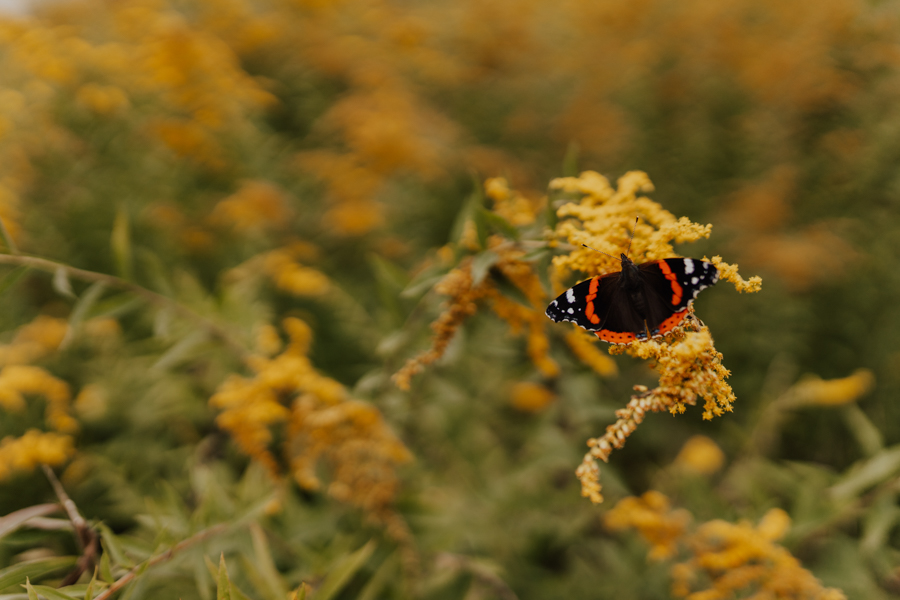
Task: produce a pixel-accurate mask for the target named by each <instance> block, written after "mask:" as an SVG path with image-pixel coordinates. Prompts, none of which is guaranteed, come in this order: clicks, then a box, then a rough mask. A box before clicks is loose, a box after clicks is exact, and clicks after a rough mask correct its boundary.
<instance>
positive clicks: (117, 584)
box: [94, 523, 228, 600]
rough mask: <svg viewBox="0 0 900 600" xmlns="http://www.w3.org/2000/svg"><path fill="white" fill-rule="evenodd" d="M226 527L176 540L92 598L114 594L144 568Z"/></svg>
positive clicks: (103, 598) (221, 524)
mask: <svg viewBox="0 0 900 600" xmlns="http://www.w3.org/2000/svg"><path fill="white" fill-rule="evenodd" d="M227 529H228V524H227V523H220V524H218V525H213V526H212V527H210V528H208V529H204V530H203V531H200V532H198V533H196V534H194V535H192V536H191V537H189V538H188V539H186V540H182V541H180V542H178V543H177V544H175V545H174V546H172V547H171V548H169V549H168V550H166V551H165V552H162V553H160V554H157V555H156V556H153V557H151V558H148V559H147V560H145V561H144V562H142V563H141V564H139V565H138V566H136V567H135V568H133V569H131V570H130V571H128V572H127V573H125V574H124V575H122V576H121V577H119V578H118V579H117V580H116V581H115V582H113V584H112V585H110V586H109V587H108V588H106V589H105V590H103V591H102V592H101V593H100V594H98V595H97V596H95V597H94V600H106V599H107V598H109V597H111V596H112V595H113V594H115V593H116V592H118V591H119V590H121V589H122V588H123V587H125V586H126V585H128V584H129V583H131V582H132V581H133V580H134V578H135V577H137V576H138V574H139V573H143V572H144V570H145V569H148V568H150V567H152V566H155V565H158V564H159V563H161V562H165V561H167V560H169V559H170V558H172V557H173V556H175V554H177V553H178V552H181V551H182V550H184V549H185V548H188V547H190V546H193V545H194V544H197V543H199V542H202V541H203V540H205V539H206V538H208V537H212V536H214V535H218V534H219V533H222V532H223V531H225V530H227Z"/></svg>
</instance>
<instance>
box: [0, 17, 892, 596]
mask: <svg viewBox="0 0 900 600" xmlns="http://www.w3.org/2000/svg"><path fill="white" fill-rule="evenodd" d="M4 7H5V13H4V14H3V15H2V16H0V219H2V221H3V224H4V226H5V228H6V230H7V232H6V234H5V236H4V237H5V239H6V242H5V246H6V250H5V252H7V253H8V255H9V256H8V258H9V260H8V261H6V262H2V263H0V269H2V271H0V276H2V277H3V279H2V281H0V293H2V297H0V301H2V307H3V309H2V310H0V331H3V332H5V333H4V334H3V338H2V339H3V341H4V345H3V346H2V347H0V363H2V365H3V371H0V414H2V417H0V436H3V441H2V442H0V444H2V445H0V476H2V481H0V514H9V513H12V512H13V511H16V510H19V509H23V508H27V507H29V506H33V505H36V504H39V503H42V502H52V501H54V498H55V496H54V493H53V490H52V488H51V487H50V484H49V483H48V481H47V478H46V477H45V475H44V474H43V472H41V470H40V469H35V468H34V467H35V465H36V464H38V463H41V462H45V463H50V464H51V465H53V466H54V468H55V471H56V472H57V474H58V475H59V477H60V480H61V482H62V484H63V487H64V488H65V489H66V491H67V492H68V494H69V495H70V496H71V498H72V499H73V500H74V502H75V504H76V505H77V506H78V508H79V510H80V511H81V513H82V514H83V515H84V516H85V518H87V519H88V520H89V521H91V522H102V523H103V524H104V526H105V527H106V529H103V530H102V532H103V535H102V536H101V537H102V538H103V546H102V548H103V555H104V556H107V557H110V558H108V559H107V560H112V563H111V566H110V565H107V569H108V570H109V573H108V575H109V577H108V579H109V580H115V579H117V578H119V577H121V576H122V575H123V574H125V573H127V572H128V571H129V569H131V568H132V567H133V566H134V565H135V564H138V563H139V562H140V561H141V560H145V559H146V558H147V557H149V556H151V555H153V554H154V552H156V551H159V550H160V549H164V548H165V547H168V546H166V544H168V545H172V544H174V543H178V542H179V541H184V540H187V539H194V538H192V537H191V536H194V535H195V534H197V532H200V531H203V530H204V529H205V528H208V527H211V526H215V525H216V524H225V525H227V526H228V528H227V531H226V532H225V533H221V535H216V536H210V537H208V538H206V537H204V538H203V539H202V540H199V541H197V542H196V544H195V545H192V546H191V550H189V551H185V552H184V553H179V554H178V555H177V556H176V557H175V558H173V559H172V560H171V561H168V562H166V564H165V565H163V566H160V567H153V568H151V569H149V570H148V571H146V574H145V575H142V576H141V577H138V578H137V579H136V581H135V582H134V583H133V584H132V587H131V588H130V589H131V592H130V593H131V594H132V596H131V597H134V598H140V597H147V598H151V597H158V598H161V597H183V598H194V597H197V598H211V597H213V595H214V594H215V593H216V585H217V581H219V580H217V579H216V573H217V572H216V571H215V569H212V568H210V569H208V566H209V565H208V563H207V561H208V560H209V559H210V558H211V559H212V563H214V564H215V565H218V563H219V561H218V557H219V555H220V554H224V557H225V564H226V565H227V567H228V571H229V574H230V576H231V578H232V581H233V583H234V585H235V586H237V587H238V588H240V589H242V590H244V592H245V593H246V595H247V596H248V597H252V598H285V597H287V594H288V592H289V591H290V590H298V589H301V588H302V586H301V583H302V582H305V583H306V584H308V585H309V591H310V595H311V597H313V598H330V597H334V598H348V599H349V598H370V599H374V598H407V597H422V598H446V599H448V600H450V599H455V598H460V599H462V598H467V599H473V598H495V597H496V598H515V597H518V598H523V599H525V598H573V597H589V598H667V597H670V594H671V593H673V592H672V590H671V589H670V579H669V572H670V571H669V570H670V568H671V566H672V562H671V561H669V562H666V561H656V560H649V559H648V556H647V553H648V545H647V544H646V543H645V542H644V541H642V539H641V538H640V537H639V536H638V535H636V534H634V533H619V532H611V531H609V530H608V529H606V528H605V527H604V516H603V515H604V514H605V512H606V511H607V510H609V509H610V508H612V507H613V506H615V503H616V502H617V501H618V500H619V499H621V498H623V497H626V496H629V495H640V494H643V493H644V492H646V491H647V490H657V491H660V492H662V493H664V494H665V495H666V496H668V497H669V498H670V500H671V502H672V503H673V505H674V506H677V507H679V508H681V509H685V510H687V511H689V512H690V514H691V515H692V519H693V522H695V523H702V522H706V521H710V520H713V519H724V520H725V521H729V522H739V521H741V520H747V521H749V522H752V523H756V522H758V521H759V519H760V518H762V516H763V515H765V514H766V513H767V511H769V510H770V509H772V508H780V509H783V510H784V511H785V512H786V513H787V514H788V515H789V516H790V519H791V524H792V525H791V528H790V530H789V532H788V533H787V534H786V536H785V537H784V538H783V539H782V540H781V542H780V543H782V544H783V545H784V546H785V547H786V548H787V549H788V550H789V551H790V552H791V553H792V554H793V555H794V556H795V557H796V558H797V559H798V560H799V561H800V562H801V563H802V565H803V566H804V567H805V568H807V569H809V570H810V571H811V572H812V573H813V574H814V575H815V576H816V577H817V578H819V579H820V580H821V581H822V583H823V585H826V586H832V587H836V588H840V589H841V590H843V591H844V593H845V594H846V595H847V597H848V598H866V599H879V598H891V597H897V596H900V570H898V567H900V554H898V549H900V529H898V527H897V525H898V520H900V507H898V505H897V497H898V493H900V482H898V479H897V476H898V473H900V446H898V444H900V405H898V403H897V402H896V398H897V394H898V386H900V351H898V347H897V342H896V340H897V339H898V338H900V261H898V254H900V170H898V168H897V166H898V161H900V102H898V98H900V42H898V40H900V4H898V3H897V2H894V1H882V2H875V1H863V2H859V1H855V0H823V1H820V2H816V3H809V2H800V3H792V2H783V1H773V0H753V1H750V0H724V1H720V2H708V1H701V0H684V1H682V2H678V3H672V2H666V1H663V0H640V1H635V0H627V1H626V0H600V1H598V0H592V1H587V0H556V1H554V2H549V1H546V0H515V1H512V0H492V1H490V2H484V1H473V0H454V1H444V0H433V1H429V2H405V1H402V0H183V1H178V0H129V1H114V0H106V1H103V0H85V1H71V2H70V1H59V2H41V3H37V4H26V3H24V2H16V3H12V2H8V3H4ZM583 170H594V171H597V172H600V173H603V174H604V175H606V176H607V177H609V178H610V179H611V180H613V181H615V179H616V178H618V177H619V176H621V175H623V174H624V173H625V172H627V171H631V170H641V171H644V172H646V173H647V174H648V176H649V177H650V179H651V180H652V181H653V183H654V185H655V191H654V192H652V193H650V194H649V196H650V197H651V198H652V199H653V200H655V201H657V202H659V203H661V204H662V205H663V207H665V208H666V209H668V210H669V211H671V212H672V213H674V214H675V215H676V216H686V217H688V218H690V219H691V220H692V221H694V222H697V223H702V224H705V223H711V224H712V225H713V229H712V235H711V237H710V238H709V239H708V240H703V241H702V242H699V243H696V244H693V245H691V246H690V247H685V248H679V249H677V250H678V251H679V252H681V253H682V254H684V255H686V256H694V257H698V258H699V257H702V256H704V255H706V256H713V255H716V254H718V255H721V256H723V258H724V259H725V260H726V261H728V262H731V263H738V264H740V266H741V269H742V271H741V272H742V275H743V276H744V277H749V276H750V275H761V276H762V277H763V281H764V284H763V290H762V292H761V293H758V294H751V295H741V294H738V293H737V292H735V291H734V289H732V288H730V287H729V286H728V285H725V284H720V285H718V286H716V287H715V288H713V289H711V290H707V291H706V292H704V294H703V295H702V296H701V297H700V298H699V299H698V301H697V302H696V307H697V311H698V315H699V316H700V317H701V318H702V319H703V320H704V321H705V323H706V324H707V325H708V326H709V328H710V330H711V332H712V334H713V336H714V337H715V341H716V347H717V348H718V350H719V351H720V352H721V353H722V354H723V356H724V359H723V362H724V364H725V366H726V367H727V368H728V369H730V370H731V373H732V375H731V378H730V380H729V382H730V383H731V385H732V386H733V388H734V392H735V395H736V397H737V402H736V404H735V411H734V413H732V414H727V415H726V416H724V417H722V418H718V419H715V420H713V421H711V422H704V421H702V419H701V416H700V413H701V411H700V409H699V408H694V409H690V408H689V410H688V412H687V413H686V414H684V415H681V416H678V417H673V416H671V415H668V414H652V415H649V416H648V417H647V419H646V420H645V422H644V423H642V424H641V426H640V427H639V428H638V430H637V431H636V432H635V433H634V434H632V436H631V437H630V438H629V440H628V444H627V445H626V447H625V448H623V449H621V450H619V451H617V452H615V453H613V455H612V457H611V460H610V463H609V464H608V465H605V466H604V467H603V471H602V475H601V482H602V483H603V485H604V493H605V495H606V497H607V499H606V503H605V504H603V505H601V506H599V507H595V506H593V505H591V504H590V503H589V502H588V501H587V500H585V499H583V498H581V496H580V489H579V486H578V481H577V480H576V478H575V477H574V474H573V473H574V469H575V467H576V466H577V465H578V464H579V462H580V460H581V456H582V454H583V453H584V451H585V449H586V448H585V446H584V442H585V440H586V439H588V438H589V437H592V436H596V435H600V434H602V432H603V430H604V428H605V427H606V426H607V425H609V424H610V423H612V422H614V421H615V418H616V417H615V414H614V411H615V410H617V409H618V408H621V407H622V406H624V405H625V404H626V403H627V401H628V398H629V396H630V394H631V393H632V386H633V385H636V384H642V385H647V386H650V387H652V386H653V385H654V384H655V381H656V379H655V377H654V372H653V371H651V370H650V369H649V368H648V366H647V365H646V364H645V363H642V362H641V361H638V360H636V359H632V358H629V357H624V356H619V357H615V358H614V359H612V360H614V361H615V366H614V367H611V368H607V369H606V370H605V373H604V374H603V375H601V374H599V373H598V372H596V371H595V370H593V369H592V368H590V366H589V365H585V364H583V363H582V361H581V360H579V357H578V356H576V355H575V354H573V353H572V351H571V350H570V349H569V348H568V347H567V346H566V344H565V343H564V341H563V337H564V334H565V332H567V331H568V329H566V328H564V327H563V326H562V325H559V326H553V327H557V329H554V328H553V327H551V325H552V324H551V323H550V322H549V321H547V323H546V327H547V330H546V331H547V335H549V344H550V346H549V354H550V356H551V357H552V358H553V360H554V361H556V363H557V364H558V365H559V370H558V373H557V374H555V375H553V374H550V373H548V372H547V371H546V370H544V371H541V370H539V369H536V367H535V365H534V364H533V363H532V361H531V360H529V354H528V348H527V347H526V341H525V340H524V338H523V336H519V335H515V332H514V331H512V330H511V329H510V328H509V327H508V325H507V323H505V322H504V321H503V320H501V319H498V318H497V317H496V316H495V315H494V314H492V313H491V312H490V311H486V310H478V311H477V312H474V314H472V315H471V317H470V318H469V319H468V320H467V321H466V323H465V324H464V325H462V327H461V328H460V329H459V330H458V331H457V332H456V335H455V336H454V337H453V340H452V341H451V342H450V345H449V347H448V348H447V351H446V353H445V354H444V356H443V357H442V358H441V359H440V360H439V361H437V362H436V363H435V364H433V365H431V366H429V367H428V368H426V369H425V371H424V372H423V373H421V374H419V375H416V377H415V378H414V379H413V385H412V387H411V389H410V390H409V391H402V390H400V389H398V388H397V387H396V386H395V385H394V384H393V383H392V381H391V379H390V378H391V375H392V374H393V373H395V372H396V371H397V370H398V369H400V368H401V367H402V366H403V364H404V363H405V361H406V360H407V359H408V358H410V357H412V356H414V355H416V354H417V353H419V352H421V351H423V350H426V349H427V348H428V347H429V343H430V342H429V338H430V335H431V333H432V330H431V329H430V328H429V323H431V322H432V321H434V320H435V319H436V318H438V316H439V315H440V314H441V310H442V300H443V297H442V296H441V295H440V294H438V293H436V292H435V291H433V290H432V285H433V284H434V283H435V282H436V281H438V280H439V279H440V277H441V276H442V275H444V274H446V273H448V272H450V271H451V269H453V268H454V267H456V266H458V265H459V264H460V261H461V260H463V258H464V256H465V253H466V251H465V248H464V244H461V243H460V239H461V235H462V234H461V233H460V232H461V231H462V230H464V229H465V223H466V219H467V215H469V214H470V213H469V212H467V211H468V210H470V207H471V205H472V203H473V202H476V203H484V205H485V206H486V207H487V209H488V210H490V208H491V203H490V201H489V200H485V199H484V198H483V196H482V192H481V190H482V186H483V183H484V181H485V180H486V179H488V178H492V177H503V178H505V179H506V181H508V182H509V186H510V187H511V188H512V189H514V190H516V191H517V193H518V194H520V196H521V198H522V199H523V201H524V202H526V203H527V204H528V205H530V206H532V207H534V210H535V211H536V212H537V213H539V214H543V213H542V211H544V209H545V208H546V206H547V200H546V194H547V185H548V183H549V181H550V180H551V179H552V178H554V177H559V176H562V175H576V174H577V173H578V172H580V171H583ZM542 218H543V217H542ZM507 225H508V223H507V224H501V225H498V227H499V229H500V230H503V228H504V227H506V226H507ZM512 225H513V226H515V227H518V226H519V224H518V223H514V222H513V223H512ZM546 225H547V223H546V222H544V221H541V220H538V221H537V223H536V224H535V225H533V226H531V229H528V228H527V227H520V228H519V230H520V231H521V232H522V235H524V236H525V237H526V238H527V239H530V240H532V241H533V242H536V243H537V242H540V241H541V240H542V239H544V230H543V227H545V226H546ZM27 256H37V257H41V258H43V259H47V260H48V261H52V262H49V263H34V262H32V263H29V262H27V261H26V260H23V258H24V257H27ZM544 258H547V259H549V257H544ZM541 260H543V258H542V259H541ZM534 265H535V266H534V269H535V272H539V271H540V269H542V268H543V269H544V277H545V276H546V263H541V262H540V260H537V259H536V262H535V263H534ZM69 267H72V268H76V269H81V270H84V271H86V272H89V273H84V272H76V271H71V270H69ZM97 274H106V275H110V276H112V277H114V278H115V279H112V278H110V279H104V278H102V277H100V276H98V275H97ZM129 286H131V287H129ZM134 286H139V287H134ZM543 290H544V292H545V295H546V301H548V302H549V300H550V299H551V297H552V295H553V293H552V292H553V291H552V290H551V288H550V287H549V284H548V283H547V282H546V281H544V288H543ZM286 319H287V320H286ZM566 327H568V325H566ZM597 348H598V349H599V350H600V351H602V352H605V351H606V348H605V346H604V347H601V346H600V345H598V346H597ZM29 432H31V433H30V435H31V437H28V435H29ZM698 435H700V436H704V437H703V438H696V437H695V436H698ZM689 440H693V444H694V445H693V446H690V445H688V446H687V447H686V446H685V445H686V443H687V442H688V441H689ZM698 440H699V442H698ZM698 443H699V444H700V445H699V446H698V445H697V444H698ZM685 448H689V449H690V448H693V449H694V450H695V452H694V454H693V455H692V454H691V453H690V452H686V451H683V450H684V449H685ZM697 448H699V449H700V450H699V451H698V450H697ZM692 456H693V457H695V458H694V459H693V460H692V459H691V457H692ZM697 456H699V458H696V457H697ZM57 516H59V515H57ZM98 531H100V530H99V529H98ZM98 535H99V534H98ZM81 553H82V551H81V549H80V548H79V546H78V543H77V542H76V540H75V538H74V537H73V535H72V532H71V531H65V530H62V531H58V530H52V529H40V528H34V527H32V528H29V527H21V528H18V529H15V530H13V531H11V532H10V533H7V534H6V535H5V536H4V537H2V538H0V565H8V566H11V567H15V565H21V564H24V563H28V564H32V565H43V567H42V570H41V569H38V570H35V571H32V575H31V577H32V582H34V581H35V577H37V575H36V573H40V574H42V576H44V577H46V578H47V579H46V582H45V583H47V585H58V584H59V583H60V581H61V580H62V578H63V577H64V576H65V574H66V568H65V567H61V566H60V565H61V564H62V563H51V562H48V561H51V560H56V559H58V558H59V557H64V556H79V555H81ZM42 561H43V562H42ZM66 564H67V565H69V566H71V565H70V563H66ZM48 565H49V566H53V565H55V566H56V570H55V571H54V570H53V569H50V568H49V566H48ZM129 565H130V566H129ZM35 568H36V569H37V567H35ZM92 571H93V566H90V567H89V568H88V569H87V570H86V571H85V574H84V575H83V576H82V579H81V580H80V583H81V584H86V583H87V581H89V580H90V575H91V572H92ZM24 572H25V571H23V570H21V569H20V570H19V571H11V572H10V573H12V574H13V575H14V576H15V577H13V578H12V579H2V572H0V581H3V583H6V584H7V587H6V588H4V589H0V592H5V593H8V594H21V592H22V590H21V588H20V587H18V584H19V583H24V575H23V573H24ZM17 577H18V579H17ZM68 583H72V582H71V581H70V582H68ZM219 584H220V586H219V587H220V589H221V581H219ZM298 586H300V587H299V588H298ZM71 593H72V594H73V597H83V596H84V593H85V592H84V589H83V586H82V588H72V590H71ZM76 593H80V594H81V596H77V595H75V594H76ZM9 597H14V596H9ZM15 597H19V596H15ZM676 597H677V596H676ZM739 597H745V596H739ZM776 597H799V596H776ZM810 597H812V596H810Z"/></svg>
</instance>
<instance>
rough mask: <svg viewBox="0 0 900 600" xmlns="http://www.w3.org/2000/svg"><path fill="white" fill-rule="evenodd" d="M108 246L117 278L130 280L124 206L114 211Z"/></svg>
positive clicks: (127, 226)
mask: <svg viewBox="0 0 900 600" xmlns="http://www.w3.org/2000/svg"><path fill="white" fill-rule="evenodd" d="M109 245H110V248H111V249H112V253H113V259H114V260H115V263H116V272H117V273H118V275H119V277H121V278H122V279H127V280H131V275H132V273H131V232H130V226H129V223H128V213H127V212H126V210H125V206H124V205H119V209H118V210H117V211H116V218H115V220H114V221H113V228H112V234H111V236H110V240H109Z"/></svg>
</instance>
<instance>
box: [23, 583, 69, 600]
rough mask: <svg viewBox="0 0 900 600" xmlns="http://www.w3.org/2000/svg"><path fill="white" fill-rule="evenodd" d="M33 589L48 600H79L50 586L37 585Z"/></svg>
mask: <svg viewBox="0 0 900 600" xmlns="http://www.w3.org/2000/svg"><path fill="white" fill-rule="evenodd" d="M32 589H33V590H34V591H35V592H37V593H38V594H40V595H41V596H43V597H44V598H46V599H47V600H78V599H77V598H76V597H75V596H70V595H69V594H66V593H63V592H61V591H60V590H58V589H56V588H52V587H50V586H49V585H35V586H32Z"/></svg>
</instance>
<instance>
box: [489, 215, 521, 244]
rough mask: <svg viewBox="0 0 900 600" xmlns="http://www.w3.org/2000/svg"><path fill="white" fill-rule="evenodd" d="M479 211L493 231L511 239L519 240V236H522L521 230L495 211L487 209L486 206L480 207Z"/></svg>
mask: <svg viewBox="0 0 900 600" xmlns="http://www.w3.org/2000/svg"><path fill="white" fill-rule="evenodd" d="M481 213H482V215H481V216H482V218H483V219H484V222H485V224H486V225H487V226H488V227H490V228H491V229H493V230H494V231H495V232H497V233H499V234H501V235H503V236H505V237H508V238H509V239H511V240H519V238H521V237H522V234H521V232H520V231H519V230H518V229H516V228H515V226H513V224H512V223H510V222H509V221H507V220H506V219H504V218H503V217H501V216H500V215H498V214H497V213H495V212H492V211H489V210H488V209H486V208H482V209H481Z"/></svg>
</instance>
